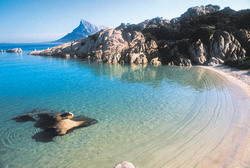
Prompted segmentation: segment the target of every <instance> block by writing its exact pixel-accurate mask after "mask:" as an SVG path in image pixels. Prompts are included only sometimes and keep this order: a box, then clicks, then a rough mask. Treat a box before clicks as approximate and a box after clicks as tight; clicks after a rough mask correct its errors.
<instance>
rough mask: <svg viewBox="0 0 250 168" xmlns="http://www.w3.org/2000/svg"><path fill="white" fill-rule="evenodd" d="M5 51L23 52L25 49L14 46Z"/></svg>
mask: <svg viewBox="0 0 250 168" xmlns="http://www.w3.org/2000/svg"><path fill="white" fill-rule="evenodd" d="M5 52H7V53H22V52H23V50H22V49H21V48H13V49H9V50H6V51H5Z"/></svg>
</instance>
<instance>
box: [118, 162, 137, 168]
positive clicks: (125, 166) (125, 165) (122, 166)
mask: <svg viewBox="0 0 250 168" xmlns="http://www.w3.org/2000/svg"><path fill="white" fill-rule="evenodd" d="M114 168H135V166H134V165H133V164H132V163H131V162H128V161H123V162H121V163H118V164H117V165H115V167H114Z"/></svg>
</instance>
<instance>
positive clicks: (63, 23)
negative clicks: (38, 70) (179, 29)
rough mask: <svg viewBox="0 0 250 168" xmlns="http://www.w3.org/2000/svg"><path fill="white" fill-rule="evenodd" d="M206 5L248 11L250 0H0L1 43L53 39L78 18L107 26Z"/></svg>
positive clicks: (164, 15) (173, 14)
mask: <svg viewBox="0 0 250 168" xmlns="http://www.w3.org/2000/svg"><path fill="white" fill-rule="evenodd" d="M207 4H216V5H219V6H220V7H221V8H224V7H227V6H229V7H231V8H232V9H234V10H240V9H247V8H250V0H210V1H208V0H189V1H188V0H174V1H173V0H0V42H12V43H13V42H44V41H51V40H56V39H58V38H60V37H62V36H64V35H66V34H67V33H69V32H71V31H72V30H73V29H74V28H75V27H77V26H78V24H79V22H80V20H81V19H85V20H88V21H90V22H91V23H93V24H97V25H105V26H109V27H116V26H118V25H120V23H122V22H123V23H139V22H142V21H144V20H146V19H150V18H154V17H157V16H160V17H163V18H166V19H171V18H174V17H178V16H180V15H181V14H182V13H184V12H185V11H186V10H187V9H188V8H189V7H192V6H200V5H207Z"/></svg>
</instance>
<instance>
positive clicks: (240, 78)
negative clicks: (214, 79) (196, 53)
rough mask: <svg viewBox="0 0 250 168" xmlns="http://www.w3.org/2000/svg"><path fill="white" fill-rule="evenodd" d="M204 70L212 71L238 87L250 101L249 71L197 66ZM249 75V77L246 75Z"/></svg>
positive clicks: (220, 66)
mask: <svg viewBox="0 0 250 168" xmlns="http://www.w3.org/2000/svg"><path fill="white" fill-rule="evenodd" d="M197 67H201V68H204V69H208V70H211V71H214V72H216V73H218V74H220V75H221V76H223V77H225V78H226V79H228V80H229V81H230V82H232V83H233V84H235V85H237V86H239V87H240V88H241V89H242V90H243V91H244V92H245V93H246V94H247V96H248V97H249V100H250V71H249V70H240V69H236V68H231V67H228V66H224V65H217V66H197ZM247 73H249V75H248V74H247Z"/></svg>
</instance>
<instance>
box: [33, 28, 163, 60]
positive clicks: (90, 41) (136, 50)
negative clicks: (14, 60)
mask: <svg viewBox="0 0 250 168" xmlns="http://www.w3.org/2000/svg"><path fill="white" fill-rule="evenodd" d="M30 54H33V55H47V56H63V57H69V56H77V57H83V58H90V59H92V60H96V61H103V62H107V63H136V64H145V63H147V62H150V61H151V59H153V58H155V57H157V56H159V52H158V46H157V43H156V42H155V41H154V40H150V41H146V39H145V36H144V35H143V34H142V33H141V32H137V31H132V32H127V31H123V29H121V30H120V29H113V28H110V29H106V30H102V31H100V32H98V33H97V34H95V35H92V36H90V37H88V38H84V39H81V40H78V41H76V42H71V43H66V44H63V45H60V46H57V47H53V48H49V49H46V50H42V51H33V52H31V53H30Z"/></svg>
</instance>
